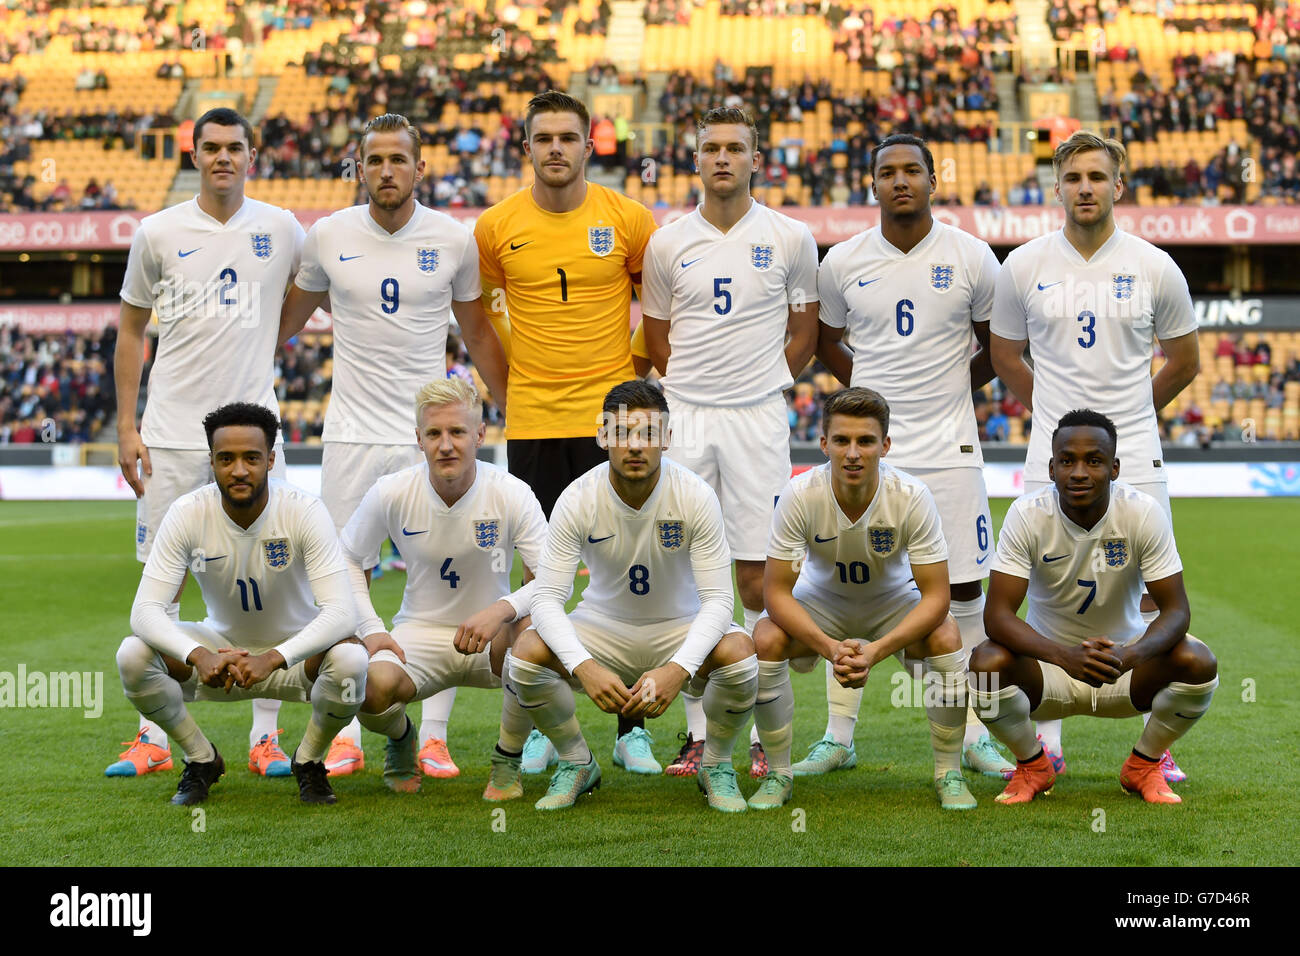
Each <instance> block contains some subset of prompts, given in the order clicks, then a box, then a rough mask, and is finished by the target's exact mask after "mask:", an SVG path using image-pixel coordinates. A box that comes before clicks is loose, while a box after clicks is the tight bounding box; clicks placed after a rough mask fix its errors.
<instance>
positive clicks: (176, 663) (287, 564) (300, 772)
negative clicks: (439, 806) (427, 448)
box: [117, 402, 367, 806]
mask: <svg viewBox="0 0 1300 956" xmlns="http://www.w3.org/2000/svg"><path fill="white" fill-rule="evenodd" d="M203 427H204V430H205V431H206V433H207V440H208V442H209V445H210V447H211V449H212V451H211V462H212V471H213V474H214V476H215V478H216V480H215V482H214V483H213V484H210V485H205V486H204V487H202V488H200V489H198V490H197V491H192V492H190V493H189V494H186V495H182V496H181V497H180V498H178V499H177V500H176V502H175V503H174V504H173V505H172V506H171V508H169V509H168V510H167V514H166V515H165V516H164V518H163V521H162V524H161V525H160V526H159V528H158V530H157V533H156V538H155V540H154V547H153V549H152V550H151V552H150V554H149V560H148V561H147V562H146V563H145V566H144V574H143V575H142V576H141V578H140V587H139V589H138V590H137V591H136V595H135V603H134V604H133V605H132V608H131V628H132V630H134V631H135V633H134V634H133V635H132V636H130V637H128V638H126V639H125V640H124V641H122V645H121V647H120V648H118V652H117V668H118V672H119V673H120V674H121V677H122V687H123V689H124V690H125V691H126V696H127V699H128V700H130V701H131V703H132V705H133V706H134V707H135V708H136V709H137V710H139V711H140V713H141V714H148V715H149V716H150V717H151V718H152V719H153V720H154V721H156V722H157V723H158V725H159V726H161V727H162V728H163V729H164V730H165V731H166V732H167V734H168V735H169V736H171V737H173V738H175V740H176V742H177V743H178V744H179V745H180V747H181V749H182V750H183V751H184V753H185V772H184V773H183V774H181V780H180V785H179V786H178V787H177V789H176V795H175V796H174V797H172V803H174V804H177V805H180V806H189V805H191V804H195V803H202V802H203V801H204V800H206V799H207V796H208V790H209V788H211V786H212V785H213V784H214V783H216V782H217V780H218V779H220V777H221V775H222V774H223V773H224V772H225V769H226V765H225V761H223V760H222V759H221V754H220V753H219V752H218V751H217V749H216V747H214V746H213V745H212V743H211V741H209V740H208V738H207V737H205V736H204V735H203V731H201V730H200V729H199V726H198V724H196V723H195V722H194V718H193V717H191V716H190V714H189V711H188V710H187V709H186V707H185V702H186V700H191V701H192V700H244V699H247V698H249V697H254V698H257V697H267V698H271V699H274V700H294V701H299V702H301V703H310V704H311V710H312V713H311V720H310V722H309V723H308V724H307V730H306V731H305V732H304V734H303V738H302V742H301V743H300V744H299V745H298V749H297V751H296V752H295V753H294V756H293V762H292V772H293V775H294V776H295V777H296V778H297V780H298V796H299V799H301V800H302V801H303V802H304V803H334V802H335V797H334V791H333V790H332V789H331V788H330V785H329V781H328V780H327V779H326V773H325V764H324V763H323V758H324V756H325V751H326V748H328V747H329V744H330V740H331V739H333V737H334V734H335V733H337V732H338V730H339V729H340V728H342V727H343V725H344V724H346V723H347V722H348V721H349V720H351V719H352V715H353V714H355V713H356V712H357V709H358V708H359V707H360V706H361V701H362V699H363V697H364V694H365V684H366V660H367V654H366V651H365V648H364V647H362V646H361V645H360V644H358V643H357V642H356V638H354V637H352V636H351V635H352V631H353V630H354V629H355V628H356V623H357V615H356V606H355V605H354V604H353V601H352V593H351V589H350V588H349V586H348V572H347V566H346V564H345V563H344V561H343V553H342V551H341V550H340V548H339V540H338V535H337V533H336V532H335V531H334V525H333V522H331V521H330V517H329V515H328V514H327V513H326V511H325V508H324V506H323V505H322V504H321V502H320V499H318V498H315V497H313V496H312V495H309V494H307V493H306V492H305V491H302V490H300V489H297V488H294V487H292V486H290V485H286V484H283V483H282V482H279V481H269V480H268V478H267V475H268V473H269V472H270V469H271V465H272V462H273V459H274V458H275V451H274V450H273V449H274V442H275V438H276V435H277V434H278V432H279V423H278V422H277V421H276V418H275V415H274V414H272V413H271V412H270V411H269V410H267V409H266V408H265V407H263V406H261V405H257V404H253V403H247V402H238V403H233V404H230V405H223V406H222V407H221V408H218V409H216V410H215V411H213V412H212V413H210V414H209V415H208V416H207V417H206V418H204V419H203ZM186 571H191V572H193V574H194V577H195V578H196V579H197V580H198V583H199V590H201V591H202V592H203V603H204V604H205V605H207V612H208V613H207V617H205V618H204V619H203V621H201V622H188V621H187V622H180V621H177V620H175V619H174V618H172V617H171V616H170V615H169V614H168V613H167V610H166V608H167V604H168V602H169V601H170V600H171V598H172V595H173V594H175V593H176V589H177V587H179V586H180V583H181V582H182V581H183V580H184V579H185V573H186Z"/></svg>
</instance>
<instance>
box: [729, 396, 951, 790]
mask: <svg viewBox="0 0 1300 956" xmlns="http://www.w3.org/2000/svg"><path fill="white" fill-rule="evenodd" d="M889 416H890V410H889V405H888V404H886V402H885V400H884V399H883V398H882V397H881V396H880V395H879V394H877V393H876V392H873V391H871V390H870V389H866V388H860V387H854V388H846V389H842V390H841V391H839V392H836V393H835V394H834V395H831V396H830V397H828V398H827V399H826V402H825V404H824V406H823V410H822V438H821V446H822V452H823V453H824V454H825V455H826V456H827V457H828V458H830V461H829V462H828V463H827V464H825V465H821V466H820V467H818V468H814V469H812V470H811V471H807V472H804V473H803V474H801V475H797V476H796V477H794V478H793V479H791V480H790V481H789V483H788V484H787V485H786V488H785V490H784V491H782V492H781V498H780V500H779V501H778V502H777V505H776V515H775V517H774V518H773V520H772V539H771V543H770V544H769V545H768V549H767V553H768V558H767V570H766V573H765V575H764V579H763V600H764V603H765V604H766V606H767V616H766V617H765V618H764V619H762V620H760V621H759V622H758V626H757V627H755V628H754V643H755V645H756V646H757V648H758V659H759V664H758V700H757V702H756V703H755V705H754V722H755V724H756V725H757V726H758V733H759V737H760V738H761V739H762V741H763V747H764V749H765V750H766V751H767V759H768V765H769V770H768V774H767V776H765V777H764V778H763V783H762V785H761V786H760V787H759V789H758V792H757V793H755V794H754V796H753V797H751V798H750V801H749V805H750V806H751V807H753V808H754V809H756V810H770V809H775V808H777V807H780V806H781V805H782V804H784V803H785V802H786V801H787V800H789V799H790V795H791V793H792V792H793V789H794V772H793V770H792V768H791V766H790V745H791V742H792V732H793V721H794V689H793V687H792V686H791V683H790V670H789V662H790V661H795V662H796V663H795V667H796V669H798V670H801V671H809V670H812V668H813V665H814V664H815V663H816V655H820V656H822V657H824V658H826V660H827V661H828V662H829V663H828V665H827V666H828V667H831V668H832V673H833V674H834V676H835V679H836V680H837V682H839V683H841V684H843V685H845V686H847V687H856V688H861V687H862V686H863V685H864V684H865V683H866V680H867V677H868V675H869V673H870V671H871V668H873V667H875V666H876V664H878V663H879V662H880V661H882V660H884V659H885V658H886V657H888V656H890V655H891V654H892V655H894V656H896V657H897V658H898V661H899V663H900V664H902V665H903V666H904V667H905V668H908V669H909V670H910V671H912V673H913V674H914V675H916V676H925V677H926V681H927V687H926V692H925V711H926V716H927V717H928V718H929V722H930V747H931V749H932V750H933V751H934V788H935V793H936V794H937V795H938V797H939V802H940V805H941V806H942V807H943V808H944V809H945V810H971V809H974V807H975V798H974V797H973V796H972V795H971V792H970V789H969V788H968V787H967V786H966V781H965V780H964V779H963V778H962V774H961V768H960V763H961V738H962V728H963V725H964V724H965V721H966V709H967V708H966V676H965V675H966V663H965V661H966V655H965V653H964V652H963V651H962V646H961V635H960V633H958V630H957V625H956V622H954V621H953V620H952V618H951V617H950V616H949V614H948V601H949V584H948V565H947V545H946V544H945V542H944V536H943V529H942V524H941V522H940V518H939V511H938V509H937V508H936V507H935V503H934V498H933V496H932V495H931V493H930V490H929V489H928V488H927V487H926V486H925V485H924V484H923V483H922V482H920V481H918V480H917V479H915V478H913V477H911V476H910V475H908V474H906V473H905V472H901V471H899V470H897V469H896V468H893V467H891V466H890V465H888V464H885V463H883V462H882V461H881V458H882V457H884V455H885V454H886V453H887V452H888V451H889V449H890V440H889ZM800 564H801V565H802V567H800ZM918 670H919V672H920V673H918Z"/></svg>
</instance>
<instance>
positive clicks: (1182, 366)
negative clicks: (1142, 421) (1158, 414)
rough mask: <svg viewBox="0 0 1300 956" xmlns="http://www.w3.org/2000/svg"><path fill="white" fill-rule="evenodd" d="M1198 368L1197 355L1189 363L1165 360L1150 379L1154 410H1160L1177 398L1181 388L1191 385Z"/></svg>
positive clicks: (1199, 365)
mask: <svg viewBox="0 0 1300 956" xmlns="http://www.w3.org/2000/svg"><path fill="white" fill-rule="evenodd" d="M1200 370H1201V363H1200V359H1199V357H1198V358H1197V360H1196V361H1195V362H1194V363H1191V364H1188V363H1186V362H1177V363H1175V362H1172V361H1170V362H1166V363H1165V364H1164V367H1162V368H1161V369H1160V371H1159V372H1157V373H1156V376H1155V378H1153V379H1152V380H1151V401H1152V403H1153V404H1154V405H1155V407H1156V411H1160V410H1161V409H1162V408H1164V407H1165V406H1166V405H1168V404H1169V403H1170V402H1172V401H1173V400H1174V399H1175V398H1177V397H1178V394H1179V393H1180V392H1182V390H1183V389H1185V388H1186V387H1187V386H1188V385H1191V384H1192V382H1193V380H1194V379H1195V378H1196V376H1197V373H1199V372H1200Z"/></svg>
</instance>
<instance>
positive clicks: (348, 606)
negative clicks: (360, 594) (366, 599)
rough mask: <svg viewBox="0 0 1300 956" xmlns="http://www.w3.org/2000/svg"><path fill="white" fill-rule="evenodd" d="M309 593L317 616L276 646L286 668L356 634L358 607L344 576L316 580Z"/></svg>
mask: <svg viewBox="0 0 1300 956" xmlns="http://www.w3.org/2000/svg"><path fill="white" fill-rule="evenodd" d="M311 592H312V596H313V597H314V598H315V599H316V606H317V607H318V608H319V611H318V613H317V614H316V616H315V617H314V618H313V619H312V621H311V623H310V624H308V625H307V626H306V627H304V628H303V629H302V630H301V631H299V632H298V633H297V634H295V635H294V636H293V637H291V638H289V639H288V640H287V641H284V642H282V643H280V644H278V645H277V646H276V650H277V651H279V652H280V654H281V656H282V657H284V666H285V667H286V668H289V667H293V666H294V665H295V664H297V663H298V662H299V661H305V660H306V659H307V658H309V657H313V656H315V655H316V654H320V653H322V652H324V651H327V650H329V649H330V648H331V647H333V646H334V645H335V644H337V643H338V642H339V641H341V640H343V639H344V638H345V637H352V636H354V635H355V634H356V630H357V607H356V602H355V601H354V600H353V597H352V585H351V583H350V581H349V580H348V574H347V573H346V572H338V573H336V574H327V575H326V576H325V577H323V578H317V579H316V580H314V581H312V582H311Z"/></svg>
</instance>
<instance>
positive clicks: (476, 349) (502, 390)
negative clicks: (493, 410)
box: [461, 322, 510, 408]
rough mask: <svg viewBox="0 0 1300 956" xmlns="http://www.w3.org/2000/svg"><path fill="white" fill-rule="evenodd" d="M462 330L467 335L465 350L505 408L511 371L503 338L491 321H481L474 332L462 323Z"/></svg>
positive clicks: (494, 396) (498, 401)
mask: <svg viewBox="0 0 1300 956" xmlns="http://www.w3.org/2000/svg"><path fill="white" fill-rule="evenodd" d="M461 332H462V333H464V336H465V350H466V351H467V352H469V358H470V361H471V362H473V363H474V367H475V368H476V369H478V372H479V374H480V375H482V376H483V382H484V384H486V385H487V387H488V391H489V392H490V393H491V394H492V399H493V400H494V401H495V402H496V404H497V406H498V407H499V408H504V407H505V405H506V384H507V381H508V378H509V374H510V371H509V366H508V365H507V363H506V353H505V349H503V348H502V347H501V339H499V338H498V337H497V333H496V331H495V330H494V329H493V328H492V325H491V323H489V322H482V323H480V324H479V325H478V326H477V327H476V328H475V329H474V330H473V331H472V332H471V331H470V330H469V328H468V327H466V326H464V325H462V326H461Z"/></svg>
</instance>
